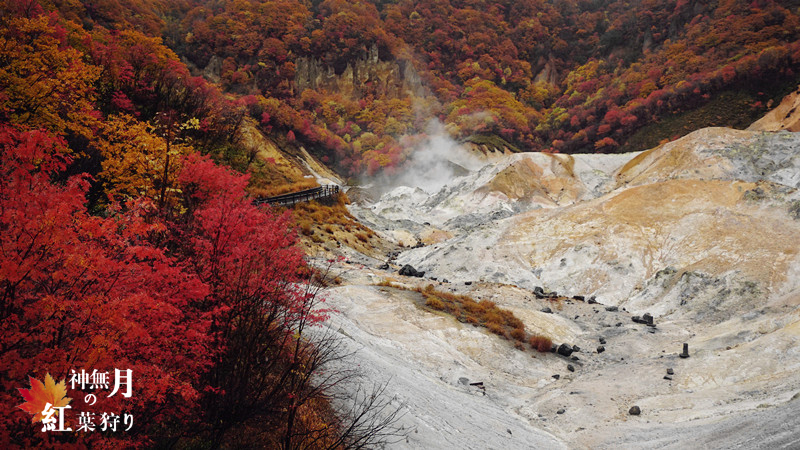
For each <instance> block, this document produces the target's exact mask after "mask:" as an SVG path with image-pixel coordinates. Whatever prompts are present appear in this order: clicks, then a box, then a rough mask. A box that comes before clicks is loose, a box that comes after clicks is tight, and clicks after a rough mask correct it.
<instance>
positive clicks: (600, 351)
mask: <svg viewBox="0 0 800 450" xmlns="http://www.w3.org/2000/svg"><path fill="white" fill-rule="evenodd" d="M604 351H606V348H605V347H603V346H602V345H601V346H599V347H597V353H603V352H604Z"/></svg>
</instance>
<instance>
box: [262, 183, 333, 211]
mask: <svg viewBox="0 0 800 450" xmlns="http://www.w3.org/2000/svg"><path fill="white" fill-rule="evenodd" d="M337 194H339V186H337V185H335V184H330V185H326V186H320V187H315V188H313V189H306V190H304V191H298V192H292V193H290V194H283V195H276V196H275V197H262V198H257V199H255V200H254V201H253V204H256V205H263V204H264V203H267V204H269V205H273V206H291V205H294V204H295V203H300V202H307V201H311V200H316V199H318V198H326V197H333V196H335V195H337Z"/></svg>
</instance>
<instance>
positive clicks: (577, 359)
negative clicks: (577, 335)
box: [570, 356, 580, 361]
mask: <svg viewBox="0 0 800 450" xmlns="http://www.w3.org/2000/svg"><path fill="white" fill-rule="evenodd" d="M570 359H571V360H573V361H580V358H578V357H577V356H573V357H572V358H570Z"/></svg>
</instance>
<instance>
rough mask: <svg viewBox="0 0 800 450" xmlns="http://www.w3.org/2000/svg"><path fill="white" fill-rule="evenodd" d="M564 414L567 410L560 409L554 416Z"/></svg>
mask: <svg viewBox="0 0 800 450" xmlns="http://www.w3.org/2000/svg"><path fill="white" fill-rule="evenodd" d="M565 412H567V410H566V409H564V408H561V409H559V410H558V411H556V414H564V413H565Z"/></svg>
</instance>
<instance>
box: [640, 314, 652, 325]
mask: <svg viewBox="0 0 800 450" xmlns="http://www.w3.org/2000/svg"><path fill="white" fill-rule="evenodd" d="M642 320H644V323H646V324H648V325H653V316H652V315H650V313H644V315H643V316H642Z"/></svg>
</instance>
